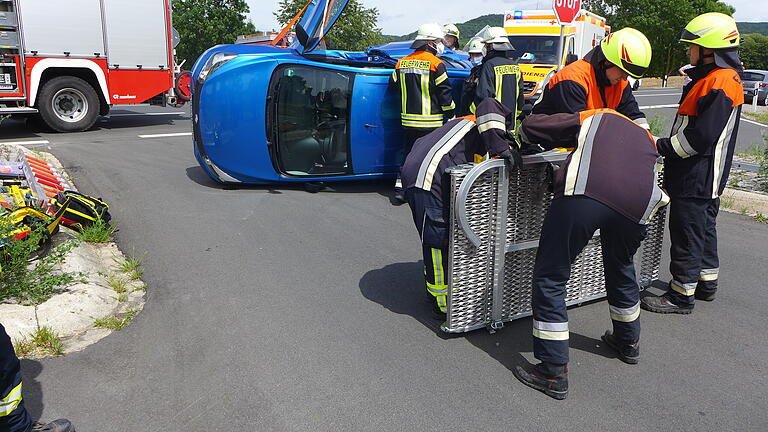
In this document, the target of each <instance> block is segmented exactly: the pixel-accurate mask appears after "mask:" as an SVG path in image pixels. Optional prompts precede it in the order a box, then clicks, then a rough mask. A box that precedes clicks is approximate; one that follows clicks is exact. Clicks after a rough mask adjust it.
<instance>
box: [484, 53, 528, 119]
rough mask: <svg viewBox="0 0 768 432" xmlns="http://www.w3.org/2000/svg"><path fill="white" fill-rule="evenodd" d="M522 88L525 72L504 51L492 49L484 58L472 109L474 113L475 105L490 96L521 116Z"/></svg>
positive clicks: (523, 101)
mask: <svg viewBox="0 0 768 432" xmlns="http://www.w3.org/2000/svg"><path fill="white" fill-rule="evenodd" d="M522 88H523V74H522V72H520V66H518V65H517V64H516V63H515V61H514V60H512V59H509V58H507V57H506V56H505V55H504V53H503V52H498V51H491V52H490V53H488V55H486V56H485V58H484V59H483V64H482V65H481V68H480V74H479V76H478V80H477V88H476V89H475V99H474V102H473V103H472V106H470V111H471V112H472V113H474V112H475V107H476V106H477V105H479V104H480V102H481V101H482V100H483V99H485V98H489V97H490V98H494V99H496V100H497V101H499V102H501V104H502V105H504V106H505V107H507V108H508V109H509V110H510V111H512V112H513V113H515V115H517V116H519V115H520V113H521V112H522V109H523V104H524V103H525V95H523V91H522ZM511 130H516V125H513V127H512V128H511Z"/></svg>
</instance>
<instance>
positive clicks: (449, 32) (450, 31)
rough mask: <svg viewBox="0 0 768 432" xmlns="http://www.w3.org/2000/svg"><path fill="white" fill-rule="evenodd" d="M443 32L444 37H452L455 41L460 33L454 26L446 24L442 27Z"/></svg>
mask: <svg viewBox="0 0 768 432" xmlns="http://www.w3.org/2000/svg"><path fill="white" fill-rule="evenodd" d="M443 32H444V33H445V35H446V36H453V37H455V38H456V39H459V35H460V34H461V32H459V28H458V27H456V26H455V25H454V24H446V25H444V26H443Z"/></svg>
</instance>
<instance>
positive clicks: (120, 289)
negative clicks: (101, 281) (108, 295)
mask: <svg viewBox="0 0 768 432" xmlns="http://www.w3.org/2000/svg"><path fill="white" fill-rule="evenodd" d="M107 286H108V287H110V288H112V289H113V290H114V291H115V292H116V293H118V294H123V293H125V292H126V291H128V281H127V280H125V279H123V278H121V277H120V276H119V275H115V274H113V275H109V277H108V278H107Z"/></svg>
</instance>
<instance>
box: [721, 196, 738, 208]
mask: <svg viewBox="0 0 768 432" xmlns="http://www.w3.org/2000/svg"><path fill="white" fill-rule="evenodd" d="M734 204H736V199H734V198H733V197H727V196H722V197H720V207H722V208H727V209H732V208H733V205H734Z"/></svg>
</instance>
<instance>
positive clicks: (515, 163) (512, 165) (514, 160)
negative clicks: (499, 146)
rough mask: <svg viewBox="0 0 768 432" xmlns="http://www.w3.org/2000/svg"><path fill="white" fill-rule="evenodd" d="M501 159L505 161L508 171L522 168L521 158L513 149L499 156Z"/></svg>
mask: <svg viewBox="0 0 768 432" xmlns="http://www.w3.org/2000/svg"><path fill="white" fill-rule="evenodd" d="M499 156H500V157H501V158H503V159H504V160H506V161H507V163H508V164H509V169H511V170H516V169H520V168H521V167H522V166H523V157H522V156H520V152H518V151H517V150H515V149H511V148H510V149H507V150H504V151H503V152H501V153H500V154H499Z"/></svg>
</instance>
